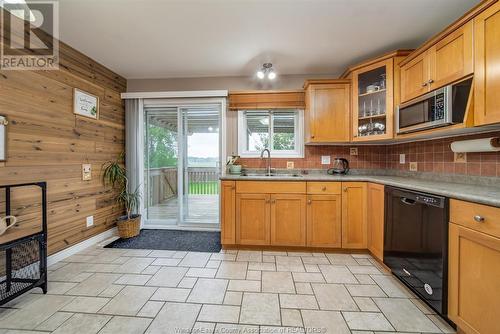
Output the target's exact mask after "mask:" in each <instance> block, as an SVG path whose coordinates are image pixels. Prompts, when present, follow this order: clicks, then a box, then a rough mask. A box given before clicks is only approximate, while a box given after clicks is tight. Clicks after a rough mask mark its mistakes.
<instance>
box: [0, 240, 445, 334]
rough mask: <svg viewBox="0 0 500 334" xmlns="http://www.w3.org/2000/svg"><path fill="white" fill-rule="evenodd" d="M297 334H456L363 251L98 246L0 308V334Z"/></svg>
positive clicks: (58, 267) (62, 264)
mask: <svg viewBox="0 0 500 334" xmlns="http://www.w3.org/2000/svg"><path fill="white" fill-rule="evenodd" d="M304 331H306V332H308V333H357V334H361V333H364V334H368V333H372V334H374V333H454V331H453V329H452V328H450V327H449V326H448V325H447V324H445V323H444V322H443V321H442V320H440V318H439V317H437V316H436V315H435V314H434V313H433V312H432V311H431V310H429V309H428V308H427V307H426V306H425V305H424V304H423V303H422V302H420V301H419V300H418V299H416V297H415V296H414V295H413V294H412V293H411V292H409V291H408V290H407V289H406V288H405V287H403V286H402V285H401V284H400V283H399V282H398V281H396V280H395V279H394V278H393V277H391V276H390V274H389V273H388V272H386V271H385V270H384V269H383V268H381V267H380V266H379V265H378V264H377V262H376V261H375V260H374V259H373V258H371V257H370V256H369V255H363V254H352V255H351V254H324V253H297V252H295V253H294V252H289V253H286V252H267V251H263V252H261V251H222V252H221V253H213V254H212V253H187V252H176V251H159V250H125V249H105V248H102V247H101V246H95V247H92V248H89V249H87V250H85V251H83V252H81V253H79V254H77V255H74V256H71V257H70V258H67V259H66V260H64V261H63V262H59V263H56V264H54V265H52V266H51V267H50V268H49V292H48V294H47V295H42V294H41V293H40V291H37V290H34V291H33V292H32V293H29V294H26V295H24V296H22V297H19V298H18V299H16V300H14V301H12V302H10V303H8V304H6V305H4V306H3V307H1V308H0V334H3V333H6V334H7V333H8V334H18V333H19V334H22V333H26V334H28V333H57V334H60V333H61V334H63V333H68V334H69V333H71V334H75V333H88V334H93V333H101V334H102V333H200V334H205V333H221V334H226V333H227V334H231V333H303V332H304Z"/></svg>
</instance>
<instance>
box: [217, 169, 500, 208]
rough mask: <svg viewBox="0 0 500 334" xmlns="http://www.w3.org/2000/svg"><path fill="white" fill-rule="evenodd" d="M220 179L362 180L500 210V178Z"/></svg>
mask: <svg viewBox="0 0 500 334" xmlns="http://www.w3.org/2000/svg"><path fill="white" fill-rule="evenodd" d="M220 179H221V180H234V181H269V182H273V181H297V182H300V181H302V182H304V181H332V182H342V181H344V182H349V181H363V182H373V183H379V184H384V185H387V186H393V187H400V188H404V189H409V190H415V191H420V192H426V193H429V194H435V195H440V196H445V197H449V198H456V199H460V200H464V201H469V202H475V203H480V204H485V205H491V206H495V207H500V179H499V181H498V184H499V186H498V187H492V186H484V185H476V184H465V183H455V182H442V181H436V180H431V179H427V180H426V179H423V178H417V177H408V176H392V175H368V174H348V175H328V174H326V173H311V174H301V176H299V177H297V176H291V175H279V176H272V177H269V176H260V175H259V176H253V175H252V176H242V175H231V174H226V175H223V176H221V177H220Z"/></svg>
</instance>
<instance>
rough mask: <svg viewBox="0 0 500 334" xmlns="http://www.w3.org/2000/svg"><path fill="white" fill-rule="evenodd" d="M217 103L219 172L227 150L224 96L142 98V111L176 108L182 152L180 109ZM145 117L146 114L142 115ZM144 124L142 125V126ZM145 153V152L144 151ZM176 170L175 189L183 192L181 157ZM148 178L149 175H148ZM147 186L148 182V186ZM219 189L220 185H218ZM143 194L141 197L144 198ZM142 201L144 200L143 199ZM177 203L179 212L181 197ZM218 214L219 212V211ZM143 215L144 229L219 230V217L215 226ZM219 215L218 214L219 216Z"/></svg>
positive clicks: (178, 138)
mask: <svg viewBox="0 0 500 334" xmlns="http://www.w3.org/2000/svg"><path fill="white" fill-rule="evenodd" d="M207 104H211V105H217V106H220V117H219V122H220V124H219V129H220V131H219V149H220V150H219V154H220V157H219V160H220V161H219V166H220V167H219V168H220V170H219V173H220V172H221V171H222V168H224V166H225V157H226V150H227V145H226V112H227V101H226V98H224V97H222V98H221V97H218V98H213V97H211V98H182V99H160V98H154V99H144V108H143V110H144V111H143V112H144V114H145V113H146V109H147V107H150V106H154V107H166V108H177V128H178V129H179V131H178V133H177V143H178V145H179V146H178V152H179V154H180V153H182V152H184V147H183V146H184V143H183V140H182V136H183V127H182V126H183V124H182V122H183V120H182V112H181V109H185V108H189V107H199V106H202V105H207ZM144 117H146V115H144ZM144 126H145V125H143V127H144ZM145 154H147V152H146V153H145ZM177 168H178V169H177V170H178V174H177V175H178V177H177V189H178V192H179V191H180V192H183V188H182V186H183V178H184V176H183V171H184V161H183V159H178V164H177ZM141 174H142V178H141V179H142V180H143V179H144V170H142V171H141ZM148 180H149V176H148ZM147 188H149V184H148V187H147ZM219 189H220V187H219ZM148 190H149V189H146V187H144V193H146V192H147V191H148ZM144 193H143V194H142V195H143V198H146V197H145V196H144ZM143 202H144V201H143ZM178 203H179V209H178V213H181V212H182V210H183V207H182V206H183V200H182V198H180V197H179V199H178ZM143 213H146V208H145V207H144V209H143ZM219 214H220V213H219ZM143 217H144V228H146V229H176V230H203V231H207V230H210V231H220V218H219V222H218V223H217V225H216V226H214V225H212V224H206V225H208V226H205V224H203V225H201V224H189V225H184V224H179V219H181V217H179V215H178V217H177V224H175V225H165V224H162V223H161V221H163V220H150V219H147V215H145V214H144V215H143ZM219 217H220V216H219Z"/></svg>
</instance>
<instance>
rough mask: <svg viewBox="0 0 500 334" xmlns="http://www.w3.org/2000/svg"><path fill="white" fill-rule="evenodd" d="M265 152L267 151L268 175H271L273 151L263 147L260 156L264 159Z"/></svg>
mask: <svg viewBox="0 0 500 334" xmlns="http://www.w3.org/2000/svg"><path fill="white" fill-rule="evenodd" d="M264 152H267V172H266V173H267V176H271V151H269V150H268V149H267V148H265V149H263V150H262V152H260V158H261V159H264Z"/></svg>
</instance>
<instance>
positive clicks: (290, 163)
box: [286, 161, 295, 169]
mask: <svg viewBox="0 0 500 334" xmlns="http://www.w3.org/2000/svg"><path fill="white" fill-rule="evenodd" d="M294 168H295V163H294V162H293V161H287V162H286V169H294Z"/></svg>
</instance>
